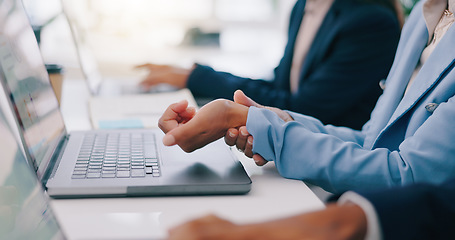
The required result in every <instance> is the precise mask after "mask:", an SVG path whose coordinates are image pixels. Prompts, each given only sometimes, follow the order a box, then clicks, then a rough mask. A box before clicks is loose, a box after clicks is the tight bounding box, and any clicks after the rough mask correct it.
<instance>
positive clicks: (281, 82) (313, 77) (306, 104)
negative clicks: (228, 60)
mask: <svg viewBox="0 0 455 240" xmlns="http://www.w3.org/2000/svg"><path fill="white" fill-rule="evenodd" d="M305 3H306V1H305V0H299V1H297V3H296V5H295V6H294V8H293V10H292V13H291V19H290V24H289V34H288V43H287V45H286V48H285V52H284V56H283V58H282V59H281V62H280V64H279V66H278V67H277V68H276V69H275V79H273V80H272V81H266V80H257V81H251V79H248V78H241V77H237V76H234V75H232V74H229V73H225V72H217V71H215V70H213V69H212V68H210V67H208V66H202V65H197V66H196V68H195V69H194V71H193V72H192V73H191V74H190V76H189V79H188V83H187V87H188V88H189V89H190V90H191V91H192V92H193V94H194V95H195V96H196V97H198V96H199V97H213V98H227V99H232V96H233V93H234V91H235V90H237V89H241V90H243V91H244V92H245V93H246V94H247V95H248V96H250V97H251V98H252V99H253V100H255V101H257V102H258V103H260V104H263V105H267V106H275V107H278V108H281V109H288V110H291V111H295V112H300V113H303V114H307V115H310V116H314V117H316V118H318V119H320V120H321V121H322V122H323V123H326V124H329V123H330V124H334V125H339V126H348V127H352V128H355V129H360V128H361V126H362V125H363V124H364V123H365V122H366V121H367V120H368V119H369V117H370V112H371V110H372V109H373V107H374V106H375V103H376V101H377V98H378V97H379V95H380V94H381V93H382V91H381V89H380V88H379V86H378V82H379V81H380V80H381V79H384V78H385V77H386V76H387V73H388V71H389V69H390V66H391V64H392V61H393V57H394V54H395V50H396V47H397V43H398V40H399V35H400V26H399V23H398V20H397V17H396V15H395V14H394V13H393V12H392V11H391V10H389V9H386V8H385V7H382V6H378V5H373V4H367V3H360V0H335V2H334V4H333V5H332V7H331V8H330V10H329V12H328V13H327V15H326V17H325V19H324V21H323V23H322V25H321V27H320V29H319V31H318V33H317V35H316V36H315V39H314V42H313V44H312V46H311V48H310V50H309V52H308V54H307V57H306V60H305V63H304V64H303V66H302V69H301V74H300V85H299V90H298V92H297V93H296V94H292V93H291V92H290V83H289V81H290V80H289V79H290V78H289V75H290V69H291V63H292V58H293V52H294V43H295V40H296V36H297V32H298V30H299V27H300V23H301V21H302V17H303V10H304V7H305Z"/></svg>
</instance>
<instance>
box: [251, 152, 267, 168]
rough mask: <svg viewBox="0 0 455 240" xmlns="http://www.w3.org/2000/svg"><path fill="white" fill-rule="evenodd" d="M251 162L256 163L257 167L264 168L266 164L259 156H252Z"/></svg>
mask: <svg viewBox="0 0 455 240" xmlns="http://www.w3.org/2000/svg"><path fill="white" fill-rule="evenodd" d="M253 160H254V163H256V165H258V166H264V165H265V164H266V163H268V161H267V160H265V159H264V158H263V157H262V156H261V155H259V154H254V155H253Z"/></svg>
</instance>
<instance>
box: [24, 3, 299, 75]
mask: <svg viewBox="0 0 455 240" xmlns="http://www.w3.org/2000/svg"><path fill="white" fill-rule="evenodd" d="M23 1H24V4H25V6H26V10H27V12H28V15H29V18H30V21H31V23H32V25H34V28H35V32H36V34H37V37H38V38H39V40H40V48H41V51H42V54H43V58H44V60H45V62H46V63H57V64H61V65H63V66H64V67H65V69H66V71H72V69H75V68H78V60H77V53H76V51H75V47H74V39H73V38H72V35H71V28H70V27H69V26H68V22H67V19H68V20H69V22H70V23H71V27H72V30H73V32H74V31H75V32H76V33H75V34H76V35H77V36H76V38H77V39H78V41H82V42H84V43H85V44H86V46H88V47H89V48H90V51H91V53H93V56H94V58H95V59H96V61H97V63H98V66H99V68H100V70H101V71H102V73H103V74H106V75H118V74H122V75H128V74H137V73H138V71H137V70H133V67H134V66H135V65H137V64H142V63H145V62H153V63H160V64H172V65H177V66H183V67H190V66H191V65H192V64H193V63H194V62H199V63H203V64H209V65H211V66H213V67H214V68H215V69H217V70H226V71H230V72H232V73H235V74H240V75H242V76H246V77H253V78H268V77H270V76H271V75H272V73H273V68H274V67H275V66H277V64H278V61H279V60H280V57H281V56H282V53H283V50H284V45H285V43H286V32H287V22H288V18H289V14H290V11H291V8H292V6H293V4H294V3H295V0H23ZM63 12H64V13H65V14H63ZM65 16H66V17H67V19H66V18H65Z"/></svg>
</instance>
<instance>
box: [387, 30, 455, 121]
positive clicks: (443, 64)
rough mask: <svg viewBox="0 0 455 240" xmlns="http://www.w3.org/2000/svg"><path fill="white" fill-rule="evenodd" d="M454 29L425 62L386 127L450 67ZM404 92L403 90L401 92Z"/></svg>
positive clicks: (414, 103) (453, 52)
mask: <svg viewBox="0 0 455 240" xmlns="http://www.w3.org/2000/svg"><path fill="white" fill-rule="evenodd" d="M454 39H455V27H454V26H452V27H451V28H450V29H449V31H447V33H446V34H445V36H444V37H443V39H441V41H440V42H439V44H438V45H437V46H436V48H435V49H434V51H433V53H431V55H430V57H429V58H428V60H427V62H426V63H425V64H424V65H423V67H422V69H421V70H420V72H419V74H418V75H417V76H416V78H415V79H414V82H413V83H412V85H411V86H410V88H409V90H408V92H407V93H406V95H404V97H403V99H402V100H401V102H400V104H399V105H398V107H397V109H396V110H395V112H394V113H393V115H392V117H391V118H390V121H389V123H388V125H387V126H390V125H391V124H393V123H394V122H396V121H397V119H399V118H400V117H401V116H403V115H404V114H405V113H406V112H408V111H409V110H410V109H411V108H412V107H413V106H414V105H416V103H417V102H418V101H419V100H420V99H421V98H422V97H423V96H424V95H425V94H426V93H427V92H428V91H429V90H430V89H431V88H432V87H433V86H435V85H436V84H437V83H438V82H439V81H440V80H441V78H442V77H443V74H444V73H445V71H446V70H447V69H448V68H449V67H450V66H451V65H452V62H453V61H454V59H455V48H454V47H453V40H454ZM403 91H404V90H403Z"/></svg>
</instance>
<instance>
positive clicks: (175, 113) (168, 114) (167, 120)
mask: <svg viewBox="0 0 455 240" xmlns="http://www.w3.org/2000/svg"><path fill="white" fill-rule="evenodd" d="M187 106H188V101H186V100H182V101H180V102H178V103H174V104H171V105H170V106H169V107H168V108H167V109H166V110H165V111H164V113H163V115H162V116H161V117H160V119H159V120H158V127H159V128H160V129H161V130H162V131H163V132H165V133H167V132H169V131H170V130H172V129H174V128H176V127H177V126H178V125H179V122H180V121H181V116H179V115H180V113H183V112H185V111H186V109H187Z"/></svg>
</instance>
